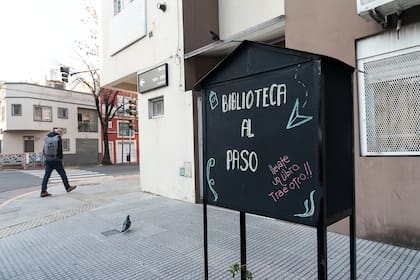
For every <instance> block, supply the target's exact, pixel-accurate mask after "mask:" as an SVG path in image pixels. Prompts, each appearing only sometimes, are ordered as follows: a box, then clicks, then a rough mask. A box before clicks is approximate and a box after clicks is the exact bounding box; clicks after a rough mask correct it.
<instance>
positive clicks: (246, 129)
mask: <svg viewBox="0 0 420 280" xmlns="http://www.w3.org/2000/svg"><path fill="white" fill-rule="evenodd" d="M245 135H246V137H248V138H252V137H254V136H255V135H254V133H252V126H251V119H243V120H242V125H241V137H244V136H245Z"/></svg>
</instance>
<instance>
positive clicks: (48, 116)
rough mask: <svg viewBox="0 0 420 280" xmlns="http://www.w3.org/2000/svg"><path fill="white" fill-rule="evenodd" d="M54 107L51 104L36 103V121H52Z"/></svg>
mask: <svg viewBox="0 0 420 280" xmlns="http://www.w3.org/2000/svg"><path fill="white" fill-rule="evenodd" d="M51 112H52V108H51V107H49V106H39V105H34V121H41V122H51V121H52V113H51Z"/></svg>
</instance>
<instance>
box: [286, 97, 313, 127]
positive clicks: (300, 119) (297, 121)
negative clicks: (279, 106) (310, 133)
mask: <svg viewBox="0 0 420 280" xmlns="http://www.w3.org/2000/svg"><path fill="white" fill-rule="evenodd" d="M312 119H313V116H305V115H301V114H299V98H296V102H295V106H293V110H292V113H291V114H290V117H289V121H288V122H287V126H286V129H291V128H294V127H297V126H299V125H302V124H304V123H306V122H309V121H310V120H312Z"/></svg>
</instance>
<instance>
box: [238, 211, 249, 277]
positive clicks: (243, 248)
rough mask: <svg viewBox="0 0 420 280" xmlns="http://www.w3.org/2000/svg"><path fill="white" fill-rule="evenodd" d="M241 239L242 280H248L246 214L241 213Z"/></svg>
mask: <svg viewBox="0 0 420 280" xmlns="http://www.w3.org/2000/svg"><path fill="white" fill-rule="evenodd" d="M239 226H240V239H241V280H246V271H247V264H246V227H245V212H242V211H241V212H240V219H239Z"/></svg>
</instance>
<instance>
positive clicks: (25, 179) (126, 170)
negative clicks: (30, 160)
mask: <svg viewBox="0 0 420 280" xmlns="http://www.w3.org/2000/svg"><path fill="white" fill-rule="evenodd" d="M65 168H66V173H67V177H68V179H69V182H70V183H71V184H76V185H77V184H79V182H83V181H86V180H89V181H95V180H103V179H105V178H110V177H114V176H123V175H136V174H139V166H138V165H137V164H124V165H121V164H118V165H111V166H81V167H65ZM43 176H44V169H42V168H39V169H28V170H23V169H14V170H7V169H5V170H0V204H1V203H2V202H4V201H5V200H7V199H9V198H11V197H14V196H17V195H20V194H22V193H25V192H28V191H33V190H38V189H39V190H40V188H41V181H42V178H43ZM55 184H61V178H60V176H59V175H58V173H57V172H56V171H54V172H53V173H52V174H51V178H50V180H49V183H48V186H53V185H55Z"/></svg>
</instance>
